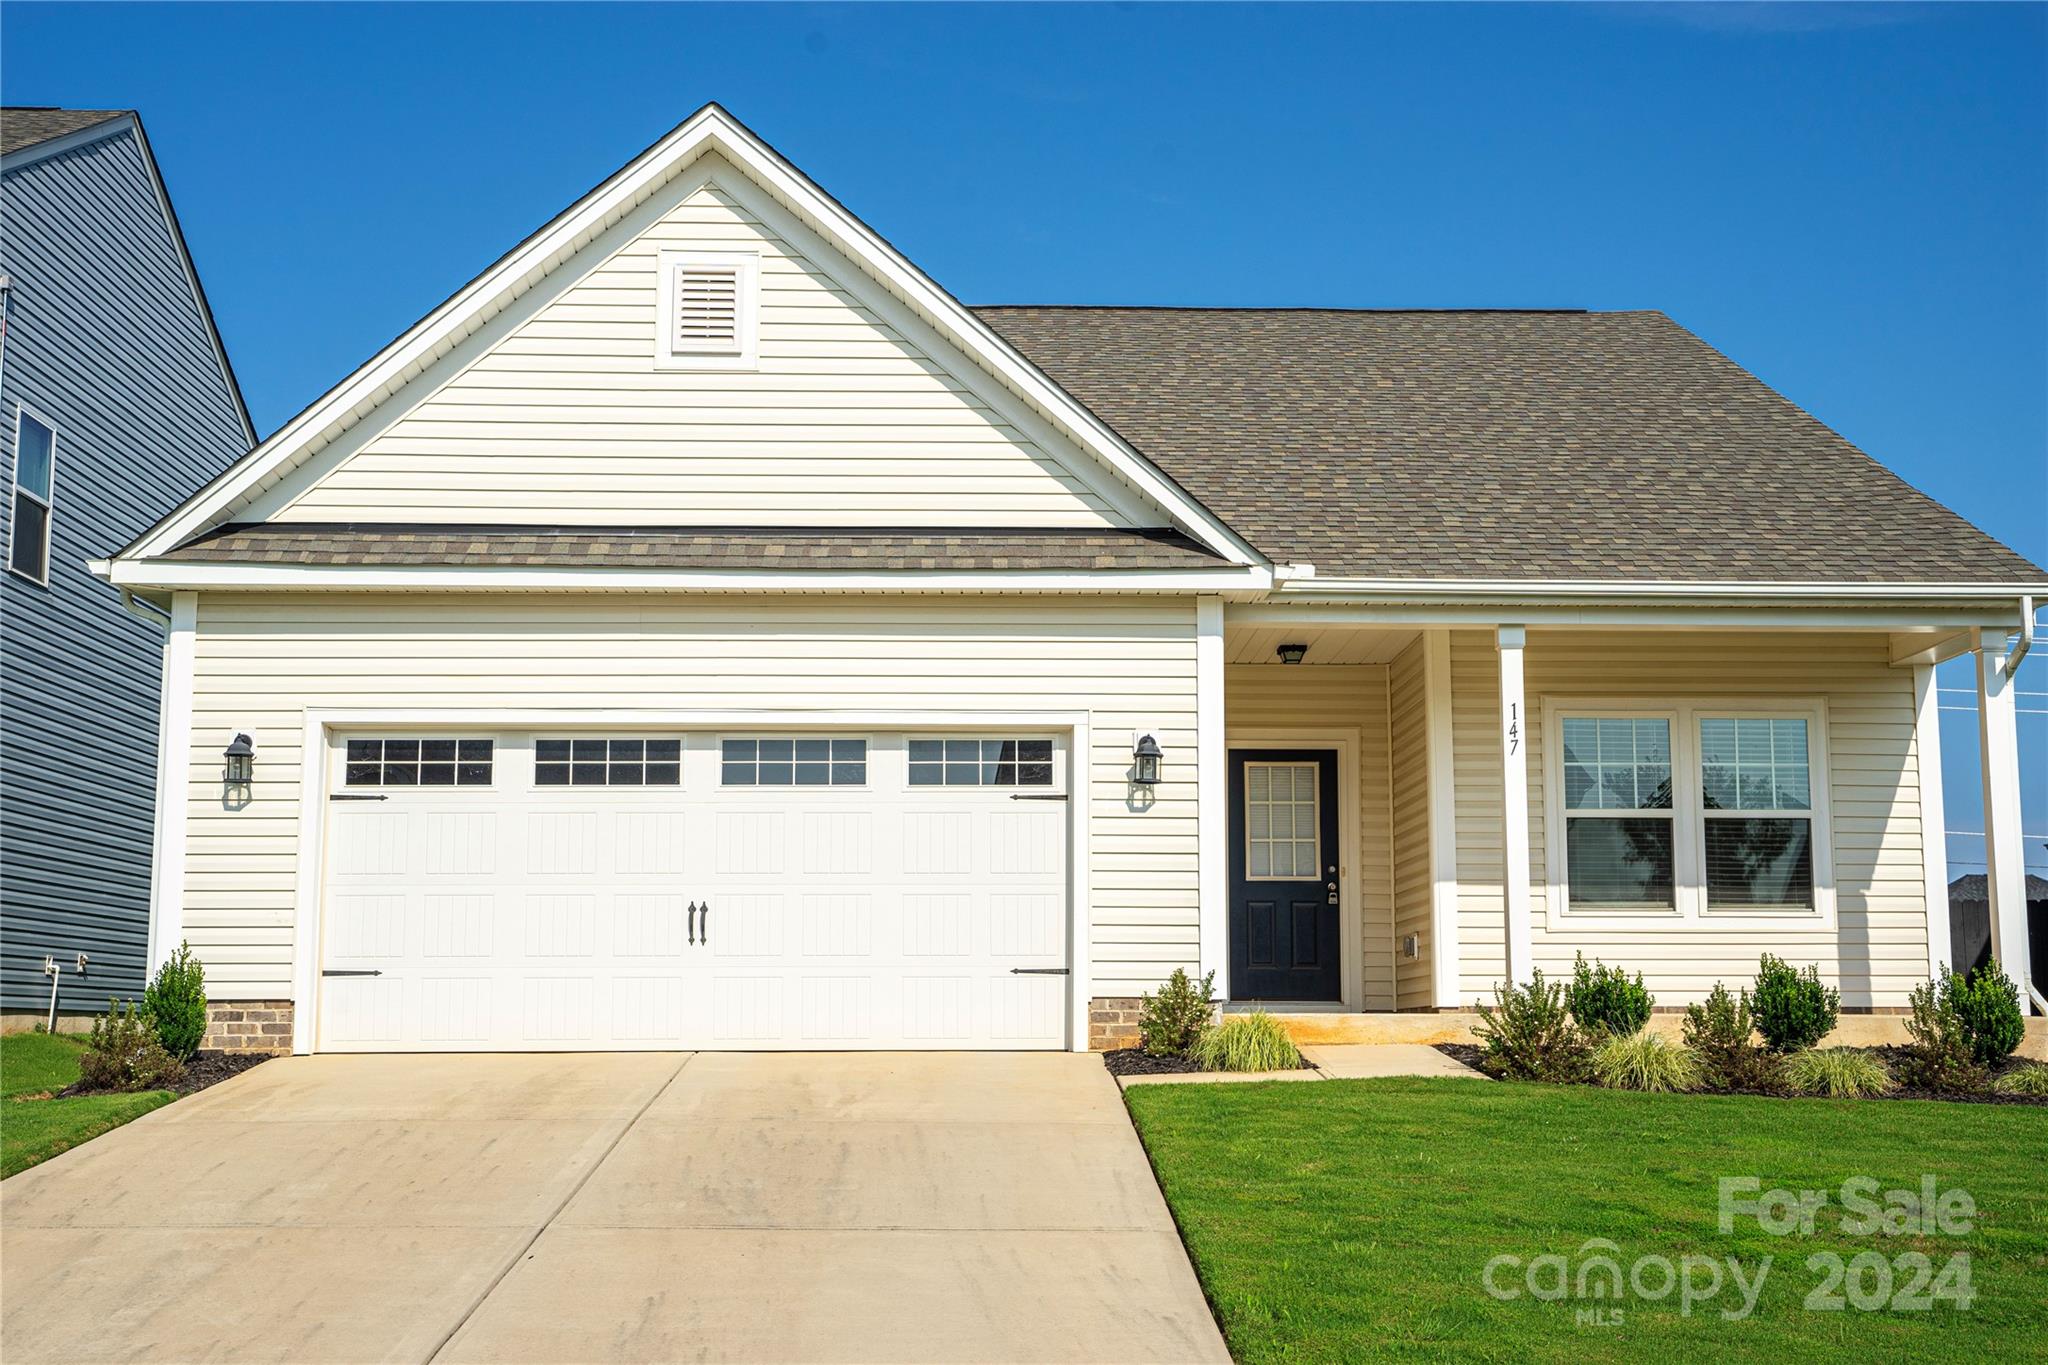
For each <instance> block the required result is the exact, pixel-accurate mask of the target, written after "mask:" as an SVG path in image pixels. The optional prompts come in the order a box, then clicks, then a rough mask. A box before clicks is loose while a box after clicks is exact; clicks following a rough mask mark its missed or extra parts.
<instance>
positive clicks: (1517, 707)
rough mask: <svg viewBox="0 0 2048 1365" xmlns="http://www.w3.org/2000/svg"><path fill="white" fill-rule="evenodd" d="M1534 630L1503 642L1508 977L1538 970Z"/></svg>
mask: <svg viewBox="0 0 2048 1365" xmlns="http://www.w3.org/2000/svg"><path fill="white" fill-rule="evenodd" d="M1528 638H1529V632H1528V631H1527V630H1526V629H1524V628H1523V627H1521V626H1502V627H1501V628H1500V631H1499V635H1498V639H1499V643H1500V755H1501V864H1502V866H1501V891H1502V894H1503V896H1504V898H1505V900H1506V903H1507V959H1508V960H1507V971H1508V980H1510V981H1512V982H1515V983H1517V984H1521V983H1524V982H1527V981H1528V980H1529V979H1530V976H1531V973H1532V972H1533V971H1534V970H1535V963H1534V961H1533V954H1534V950H1533V948H1532V946H1531V943H1530V932H1529V745H1528V736H1529V708H1528V704H1527V702H1526V701H1525V699H1524V698H1523V695H1522V690H1523V689H1522V648H1523V646H1524V645H1526V644H1527V643H1528Z"/></svg>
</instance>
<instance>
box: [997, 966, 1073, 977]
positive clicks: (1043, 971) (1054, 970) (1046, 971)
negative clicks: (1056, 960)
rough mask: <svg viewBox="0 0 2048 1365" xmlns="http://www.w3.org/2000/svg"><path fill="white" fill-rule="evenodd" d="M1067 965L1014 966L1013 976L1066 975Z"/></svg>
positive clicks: (1011, 972)
mask: <svg viewBox="0 0 2048 1365" xmlns="http://www.w3.org/2000/svg"><path fill="white" fill-rule="evenodd" d="M1066 974H1067V969H1066V968H1065V967H1012V968H1010V975H1011V976H1065V975H1066Z"/></svg>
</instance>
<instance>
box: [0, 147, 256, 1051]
mask: <svg viewBox="0 0 2048 1365" xmlns="http://www.w3.org/2000/svg"><path fill="white" fill-rule="evenodd" d="M0 289H4V311H0V321H4V332H0V473H4V476H5V478H6V480H7V483H6V488H5V492H6V498H5V502H4V505H0V548H4V552H5V555H6V559H5V572H4V573H0V1014H4V1015H5V1016H6V1017H7V1022H9V1023H11V1024H12V1023H20V1022H25V1021H24V1020H23V1018H22V1016H24V1015H28V1014H34V1015H36V1016H38V1017H40V1016H41V1015H42V1014H43V1012H44V1011H45V1010H46V1009H47V1008H48V1005H49V998H50V979H49V977H48V976H47V975H45V973H44V971H43V962H44V959H45V958H46V957H54V958H56V959H57V960H58V961H59V962H60V963H61V964H62V967H63V971H62V974H61V976H60V977H59V985H60V988H61V996H60V999H59V1009H60V1011H62V1012H65V1013H69V1014H82V1013H84V1012H88V1011H94V1010H100V1009H104V1008H105V1007H106V1002H107V999H108V997H109V996H111V995H119V996H122V997H124V998H132V997H134V996H136V995H138V994H139V993H140V992H141V989H142V986H143V979H144V975H145V971H146V969H147V965H148V951H149V949H148V931H149V897H150V878H149V873H150V846H151V843H152V838H153V828H152V826H153V819H154V812H155V806H156V780H157V779H156V772H157V716H158V691H159V686H158V685H159V679H160V676H161V670H162V666H163V664H162V660H163V643H162V627H161V625H160V623H159V622H160V616H159V614H158V613H156V612H154V611H152V610H151V609H149V608H148V607H146V606H145V605H144V604H141V603H127V602H124V601H123V598H122V596H121V595H120V594H119V593H118V592H116V591H115V590H113V589H111V588H109V587H107V586H106V585H105V584H103V583H101V582H99V581H98V580H96V579H95V578H93V576H92V575H91V574H90V573H88V572H87V571H86V567H85V566H86V561H87V560H89V559H94V558H98V557H101V556H104V555H107V554H110V553H112V552H113V551H115V550H118V549H120V548H121V547H122V546H123V545H126V544H127V543H128V542H129V541H130V540H133V539H134V538H135V537H136V536H137V535H138V534H140V533H141V532H142V531H143V530H144V529H146V528H147V527H149V526H150V525H152V524H153V523H155V522H156V521H157V520H158V519H159V518H160V517H162V516H163V515H164V514H165V513H166V512H168V511H169V510H170V509H171V508H173V507H175V506H176V505H177V504H178V503H180V502H182V501H183V500H184V499H185V498H187V497H189V496H190V495H191V494H192V493H194V492H196V491H197V490H198V489H199V488H200V487H201V486H202V485H204V484H205V483H206V482H207V481H208V480H210V479H212V478H213V477H214V476H215V475H217V474H219V473H220V472H221V471H222V470H223V469H225V468H227V467H228V465H229V464H230V463H232V462H233V461H234V459H235V458H236V457H237V456H238V455H240V454H241V453H242V452H243V451H245V450H247V449H248V448H249V447H250V446H251V445H252V444H253V443H254V441H255V431H254V429H253V428H252V427H251V426H250V423H249V413H248V409H247V408H246V407H245V406H244V405H243V402H242V395H241V391H240V389H239V388H238V387H237V386H236V384H235V376H234V371H233V370H232V369H230V368H229V365H228V358H227V353H226V351H225V350H224V349H223V348H222V346H221V340H220V334H219V333H218V332H217V331H216V330H215V328H214V324H213V317H212V314H211V313H210V312H209V311H208V310H207V306H206V295H205V293H204V291H202V290H201V288H200V286H199V276H198V273H197V272H196V271H195V270H194V269H193V266H192V258H191V255H190V254H189V253H188V252H187V251H186V249H185V239H184V237H183V235H182V234H181V233H180V231H179V229H178V220H177V216H176V214H174V213H173V212H172V210H171V201H170V197H169V195H168V194H166V193H165V190H164V182H163V177H162V175H161V174H160V173H159V172H158V170H157V164H156V159H155V158H154V157H153V156H152V155H151V153H150V148H149V140H148V138H147V137H145V136H144V134H143V130H142V121H141V119H140V118H138V117H137V116H136V114H135V113H134V112H133V111H132V110H120V109H47V108H34V109H31V108H7V109H0ZM81 953H83V954H85V956H86V959H87V961H86V965H85V970H84V973H83V974H82V975H81V974H80V973H79V972H78V971H77V965H78V964H77V959H78V955H79V954H81Z"/></svg>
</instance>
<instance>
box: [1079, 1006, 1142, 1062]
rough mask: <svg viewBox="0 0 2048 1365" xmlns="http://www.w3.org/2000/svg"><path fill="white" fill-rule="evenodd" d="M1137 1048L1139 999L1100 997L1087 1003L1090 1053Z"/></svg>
mask: <svg viewBox="0 0 2048 1365" xmlns="http://www.w3.org/2000/svg"><path fill="white" fill-rule="evenodd" d="M1137 1045H1138V997H1136V996H1135V995H1098V996H1096V997H1095V998H1094V999H1093V1000H1090V1001H1089V1002H1088V1050H1089V1051H1090V1052H1108V1051H1110V1050H1112V1049H1114V1048H1120V1047H1136V1046H1137Z"/></svg>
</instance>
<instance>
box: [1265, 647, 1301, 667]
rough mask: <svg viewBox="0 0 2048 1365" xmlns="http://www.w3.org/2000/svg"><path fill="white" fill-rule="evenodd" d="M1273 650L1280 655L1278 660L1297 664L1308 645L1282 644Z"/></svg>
mask: <svg viewBox="0 0 2048 1365" xmlns="http://www.w3.org/2000/svg"><path fill="white" fill-rule="evenodd" d="M1273 652H1274V653H1275V654H1278V655H1279V656H1280V662H1281V663H1283V664H1298V663H1300V662H1301V661H1302V658H1303V656H1305V655H1306V654H1307V653H1308V646H1307V645H1282V646H1280V648H1278V649H1276V650H1274V651H1273Z"/></svg>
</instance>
